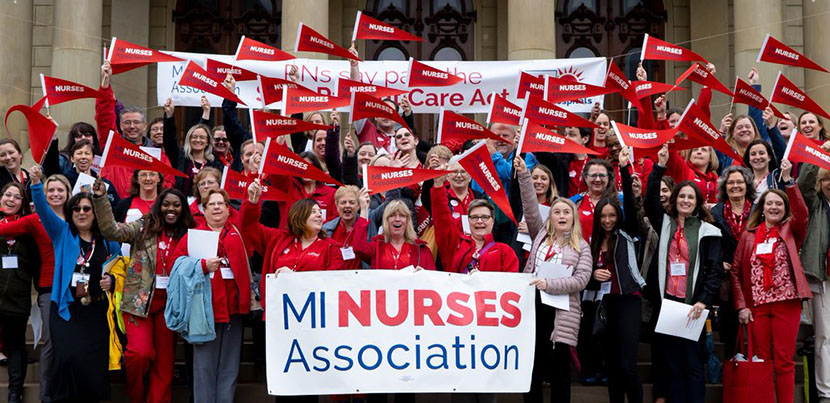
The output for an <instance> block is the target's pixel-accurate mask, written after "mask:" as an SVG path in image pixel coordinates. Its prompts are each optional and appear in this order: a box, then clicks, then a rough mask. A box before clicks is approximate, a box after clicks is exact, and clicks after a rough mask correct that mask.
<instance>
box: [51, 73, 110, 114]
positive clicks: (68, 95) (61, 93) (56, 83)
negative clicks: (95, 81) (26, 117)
mask: <svg viewBox="0 0 830 403" xmlns="http://www.w3.org/2000/svg"><path fill="white" fill-rule="evenodd" d="M40 84H41V87H42V88H43V96H44V97H46V106H47V107H48V106H54V105H57V104H62V103H64V102H69V101H74V100H76V99H82V98H97V97H98V95H99V92H98V90H95V89H92V88H89V87H87V86H85V85H82V84H78V83H75V82H72V81H69V80H64V79H62V78H55V77H49V76H44V75H43V74H41V75H40ZM36 105H37V104H35V106H36ZM36 110H40V108H37V109H36Z"/></svg>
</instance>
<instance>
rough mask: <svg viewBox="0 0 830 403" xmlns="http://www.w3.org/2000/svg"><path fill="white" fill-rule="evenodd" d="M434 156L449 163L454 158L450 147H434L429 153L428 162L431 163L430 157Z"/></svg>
mask: <svg viewBox="0 0 830 403" xmlns="http://www.w3.org/2000/svg"><path fill="white" fill-rule="evenodd" d="M433 155H435V156H436V157H438V158H441V159H445V160H447V161H449V160H450V159H451V158H452V151H451V150H450V149H449V147H447V146H445V145H441V144H438V145H434V146H432V148H430V149H429V152H427V157H426V161H429V157H432V156H433Z"/></svg>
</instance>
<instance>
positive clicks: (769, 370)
mask: <svg viewBox="0 0 830 403" xmlns="http://www.w3.org/2000/svg"><path fill="white" fill-rule="evenodd" d="M743 334H744V332H742V331H740V330H739V331H738V340H737V348H736V349H735V351H737V352H738V353H737V354H736V355H735V357H732V359H731V360H729V361H726V362H724V363H723V401H724V402H752V403H766V402H770V403H772V402H774V401H775V381H774V379H773V377H774V373H773V367H772V361H763V362H759V361H752V357H753V354H754V351H753V349H752V347H753V346H752V344H753V340H752V324H749V325H747V326H746V339H747V349H746V355H745V357H746V361H738V360H737V358H738V354H740V353H741V352H742V351H743V340H742V339H743Z"/></svg>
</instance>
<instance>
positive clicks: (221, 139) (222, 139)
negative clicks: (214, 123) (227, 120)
mask: <svg viewBox="0 0 830 403" xmlns="http://www.w3.org/2000/svg"><path fill="white" fill-rule="evenodd" d="M213 142H214V143H227V142H228V138H227V137H214V138H213Z"/></svg>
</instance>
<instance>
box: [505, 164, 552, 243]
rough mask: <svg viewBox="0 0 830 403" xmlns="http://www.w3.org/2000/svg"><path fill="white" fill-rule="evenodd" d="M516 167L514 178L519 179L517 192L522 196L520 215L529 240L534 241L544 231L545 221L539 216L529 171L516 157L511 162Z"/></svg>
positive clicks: (537, 203)
mask: <svg viewBox="0 0 830 403" xmlns="http://www.w3.org/2000/svg"><path fill="white" fill-rule="evenodd" d="M513 164H514V166H515V167H516V176H517V177H518V179H519V190H520V191H521V195H522V213H523V214H524V217H525V222H526V223H527V232H528V234H530V239H534V240H535V239H536V235H538V234H539V232H541V231H543V230H544V227H545V219H544V218H543V217H542V215H541V214H539V200H538V199H537V198H536V191H535V190H533V182H532V181H531V180H530V171H528V170H527V166H526V165H525V162H524V160H522V158H521V157H517V158H515V159H514V160H513Z"/></svg>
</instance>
